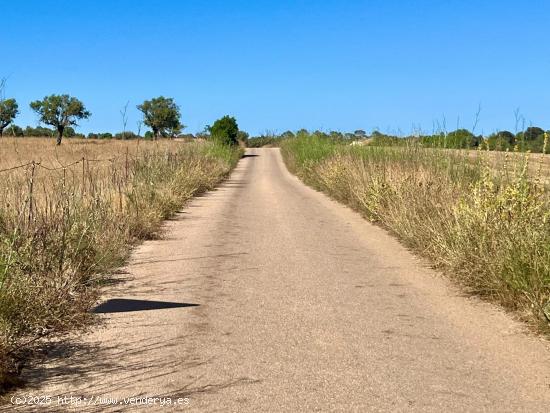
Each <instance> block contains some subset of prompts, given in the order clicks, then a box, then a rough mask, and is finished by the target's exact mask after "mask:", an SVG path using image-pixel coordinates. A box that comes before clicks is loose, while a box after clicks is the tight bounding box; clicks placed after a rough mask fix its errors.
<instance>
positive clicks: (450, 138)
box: [446, 129, 477, 149]
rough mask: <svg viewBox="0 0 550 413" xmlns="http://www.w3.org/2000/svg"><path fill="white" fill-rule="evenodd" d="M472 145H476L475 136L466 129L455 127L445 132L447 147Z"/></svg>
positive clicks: (459, 147) (460, 147) (456, 147)
mask: <svg viewBox="0 0 550 413" xmlns="http://www.w3.org/2000/svg"><path fill="white" fill-rule="evenodd" d="M474 146H477V138H476V136H475V135H474V134H473V133H472V132H470V131H469V130H468V129H457V130H455V131H453V132H449V133H448V134H447V146H446V147H447V148H455V149H466V148H472V147H474Z"/></svg>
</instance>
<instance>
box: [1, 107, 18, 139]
mask: <svg viewBox="0 0 550 413" xmlns="http://www.w3.org/2000/svg"><path fill="white" fill-rule="evenodd" d="M18 113H19V106H18V105H17V102H16V101H15V99H2V100H0V137H2V135H3V133H4V128H5V127H6V126H8V125H9V124H10V123H12V122H13V120H14V119H15V117H16V116H17V114H18Z"/></svg>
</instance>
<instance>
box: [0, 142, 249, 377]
mask: <svg viewBox="0 0 550 413" xmlns="http://www.w3.org/2000/svg"><path fill="white" fill-rule="evenodd" d="M0 154H1V156H0V171H1V170H4V171H3V172H0V193H1V194H2V199H1V200H0V386H6V385H7V384H9V380H10V378H11V377H13V373H14V366H15V365H16V361H17V360H18V359H20V358H21V357H24V356H25V352H26V351H27V350H28V348H29V344H28V343H29V342H32V341H33V340H35V339H37V338H40V337H42V336H44V335H49V334H52V333H60V332H63V331H66V330H68V329H71V328H74V327H78V326H79V325H82V324H83V323H85V322H86V319H87V317H88V315H87V314H88V310H89V308H90V306H91V305H93V303H94V300H95V298H96V294H97V287H98V286H99V285H100V284H101V282H102V280H103V279H104V276H105V275H106V274H107V273H108V272H109V271H110V270H112V269H113V268H115V267H117V266H118V265H120V264H121V263H122V262H123V261H124V259H125V258H126V256H127V253H128V251H129V248H130V247H131V245H133V244H134V243H135V242H136V241H138V240H140V239H145V238H151V237H154V236H156V234H157V233H158V230H159V228H160V224H161V222H162V220H163V219H165V218H167V217H168V216H170V215H171V214H173V213H174V212H175V211H177V210H178V209H180V208H181V207H182V205H183V203H184V202H185V201H186V200H187V199H189V198H190V197H192V196H193V195H195V194H197V193H200V192H203V191H205V190H208V189H211V188H213V187H214V186H215V185H216V184H217V183H218V182H219V181H220V180H221V179H223V178H224V177H225V176H226V175H227V174H228V173H229V172H230V170H231V169H232V168H233V166H234V165H235V164H236V162H237V160H238V158H239V157H240V150H239V149H233V148H228V147H220V146H217V145H214V144H211V143H183V142H171V141H158V142H146V141H144V142H137V141H86V140H76V139H75V140H66V141H65V142H64V143H63V144H62V145H61V146H60V147H56V146H55V145H54V144H53V142H52V141H51V140H50V139H40V138H38V139H29V138H22V139H2V140H0ZM33 161H34V162H33ZM19 165H24V166H21V167H19V168H16V169H10V170H5V169H9V168H12V167H15V166H19Z"/></svg>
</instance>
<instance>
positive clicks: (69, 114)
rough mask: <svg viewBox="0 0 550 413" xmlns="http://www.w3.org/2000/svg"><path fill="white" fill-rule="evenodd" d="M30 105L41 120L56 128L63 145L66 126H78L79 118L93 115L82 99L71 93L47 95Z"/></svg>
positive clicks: (58, 138) (59, 141) (58, 142)
mask: <svg viewBox="0 0 550 413" xmlns="http://www.w3.org/2000/svg"><path fill="white" fill-rule="evenodd" d="M30 106H31V109H32V110H34V111H35V112H36V113H37V114H38V115H39V116H40V122H42V123H45V124H46V125H51V126H53V127H55V128H56V130H57V144H58V145H61V139H62V138H63V132H64V131H65V128H67V127H69V126H77V125H78V124H77V121H78V120H79V119H87V118H89V117H90V116H91V115H92V114H91V113H90V112H89V111H88V110H86V107H85V106H84V104H83V103H82V102H81V101H80V100H78V99H77V98H75V97H72V96H69V95H50V96H46V97H44V99H42V100H36V101H34V102H31V104H30Z"/></svg>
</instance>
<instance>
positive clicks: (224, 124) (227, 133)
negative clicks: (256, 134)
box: [208, 115, 239, 145]
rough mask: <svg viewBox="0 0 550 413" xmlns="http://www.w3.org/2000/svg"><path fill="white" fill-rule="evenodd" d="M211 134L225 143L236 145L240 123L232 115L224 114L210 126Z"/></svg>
mask: <svg viewBox="0 0 550 413" xmlns="http://www.w3.org/2000/svg"><path fill="white" fill-rule="evenodd" d="M208 131H209V132H210V136H211V137H212V139H214V140H215V141H217V142H220V143H223V144H225V145H236V144H237V143H238V140H237V138H238V136H239V125H237V120H236V119H235V118H234V117H232V116H228V115H226V116H224V117H223V118H220V119H218V120H217V121H216V122H214V124H213V125H212V126H209V127H208Z"/></svg>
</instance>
